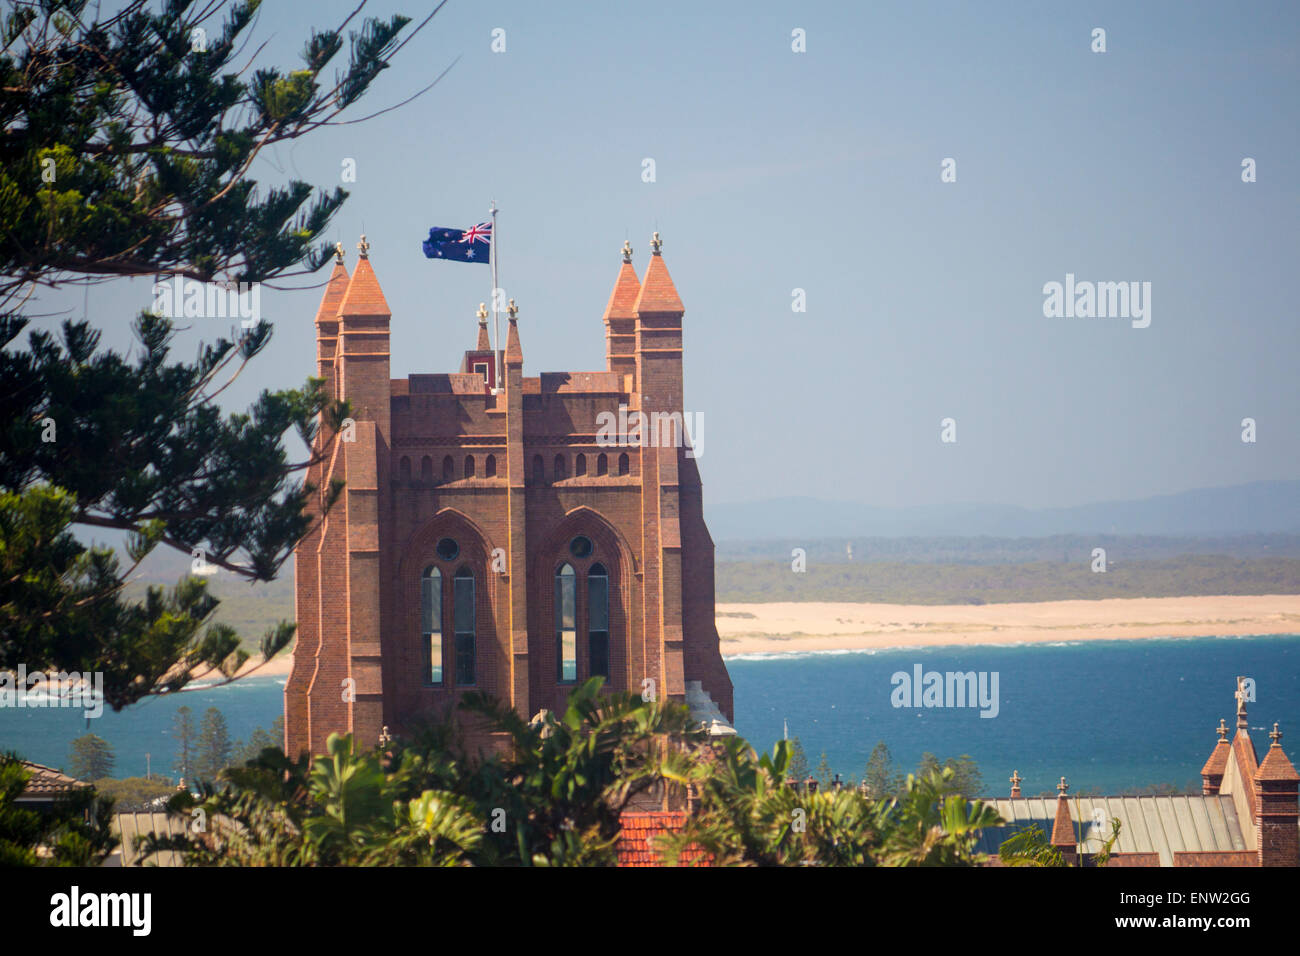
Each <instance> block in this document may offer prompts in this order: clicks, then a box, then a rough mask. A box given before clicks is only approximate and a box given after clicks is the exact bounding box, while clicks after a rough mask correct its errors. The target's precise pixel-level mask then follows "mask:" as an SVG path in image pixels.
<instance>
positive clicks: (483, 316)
mask: <svg viewBox="0 0 1300 956" xmlns="http://www.w3.org/2000/svg"><path fill="white" fill-rule="evenodd" d="M474 314H475V315H477V316H478V324H479V325H480V326H482V327H483V328H487V319H488V310H487V303H486V302H480V303H479V304H478V311H477V312H475V313H474Z"/></svg>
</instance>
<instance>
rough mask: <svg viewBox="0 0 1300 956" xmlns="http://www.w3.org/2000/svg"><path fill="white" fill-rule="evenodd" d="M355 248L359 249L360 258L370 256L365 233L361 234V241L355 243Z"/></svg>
mask: <svg viewBox="0 0 1300 956" xmlns="http://www.w3.org/2000/svg"><path fill="white" fill-rule="evenodd" d="M357 248H358V249H360V250H361V258H362V259H369V258H370V243H368V242H366V234H365V233H364V232H363V233H362V234H361V241H360V242H358V243H357Z"/></svg>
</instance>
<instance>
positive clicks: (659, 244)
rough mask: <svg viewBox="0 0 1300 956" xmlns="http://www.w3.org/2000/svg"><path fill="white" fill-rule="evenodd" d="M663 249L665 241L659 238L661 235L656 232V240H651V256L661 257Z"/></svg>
mask: <svg viewBox="0 0 1300 956" xmlns="http://www.w3.org/2000/svg"><path fill="white" fill-rule="evenodd" d="M663 247H664V241H663V240H662V239H660V238H659V233H657V232H656V233H655V234H654V238H653V239H651V240H650V254H651V255H655V256H657V255H659V254H660V253H661V252H662V250H663Z"/></svg>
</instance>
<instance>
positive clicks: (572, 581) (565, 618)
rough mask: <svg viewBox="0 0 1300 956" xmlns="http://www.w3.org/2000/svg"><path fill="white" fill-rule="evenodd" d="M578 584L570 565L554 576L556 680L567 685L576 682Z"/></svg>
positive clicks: (562, 566)
mask: <svg viewBox="0 0 1300 956" xmlns="http://www.w3.org/2000/svg"><path fill="white" fill-rule="evenodd" d="M577 610H578V581H577V575H575V574H574V572H573V565H571V564H562V565H561V566H560V568H559V570H557V571H556V572H555V650H556V662H555V663H556V680H558V681H559V682H560V683H562V684H570V683H573V682H574V681H576V680H577V679H578V614H577Z"/></svg>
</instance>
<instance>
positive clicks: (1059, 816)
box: [1052, 777, 1079, 847]
mask: <svg viewBox="0 0 1300 956" xmlns="http://www.w3.org/2000/svg"><path fill="white" fill-rule="evenodd" d="M1069 789H1070V787H1069V784H1067V783H1066V782H1065V778H1064V777H1062V778H1061V782H1060V783H1059V784H1057V786H1056V790H1057V793H1058V794H1059V795H1058V796H1057V798H1056V820H1055V821H1054V822H1053V823H1052V846H1056V847H1075V846H1078V844H1079V841H1078V840H1076V839H1075V836H1074V817H1072V816H1070V803H1069V801H1068V800H1066V799H1065V793H1066V791H1067V790H1069Z"/></svg>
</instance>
